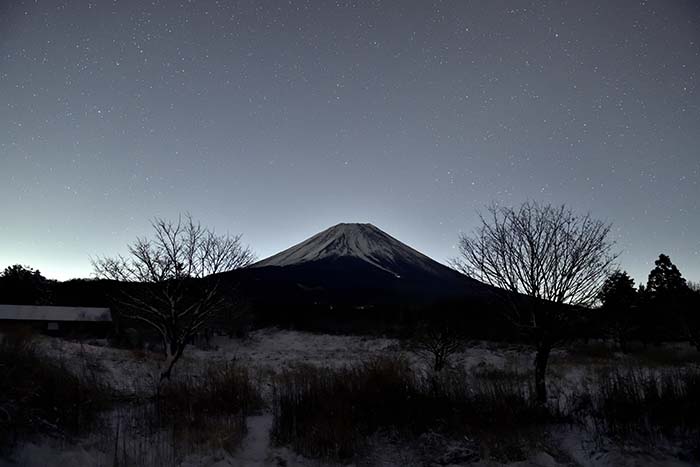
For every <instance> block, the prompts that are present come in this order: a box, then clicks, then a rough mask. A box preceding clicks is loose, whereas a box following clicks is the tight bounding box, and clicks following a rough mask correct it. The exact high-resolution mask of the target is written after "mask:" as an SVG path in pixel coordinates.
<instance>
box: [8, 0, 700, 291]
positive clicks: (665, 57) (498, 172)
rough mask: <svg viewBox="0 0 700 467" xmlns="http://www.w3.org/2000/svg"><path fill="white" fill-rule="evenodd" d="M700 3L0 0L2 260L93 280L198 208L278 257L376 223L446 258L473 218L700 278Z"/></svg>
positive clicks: (639, 270) (626, 263)
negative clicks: (667, 265)
mask: <svg viewBox="0 0 700 467" xmlns="http://www.w3.org/2000/svg"><path fill="white" fill-rule="evenodd" d="M699 79H700V3H699V2H697V1H695V0H686V1H682V0H657V1H652V0H649V1H640V0H635V1H630V0H616V1H614V2H612V1H610V0H587V1H536V2H529V1H511V0H508V1H505V0H489V1H486V0H484V1H468V0H456V1H429V0H420V1H418V0H416V1H401V2H390V1H386V2H379V1H330V0H318V1H296V0H293V1H289V2H282V1H264V0H263V1H260V0H244V1H224V0H219V1H213V0H190V1H175V0H167V1H166V0H162V1H153V2H150V1H149V2H146V1H143V0H114V1H108V0H94V1H87V0H85V1H79V0H72V1H65V0H64V1H59V0H36V1H9V0H7V1H2V2H1V3H0V96H1V99H0V135H1V137H0V267H4V266H6V265H8V264H13V263H17V262H19V263H23V264H28V265H30V266H33V267H35V268H38V269H40V270H41V271H42V272H43V273H44V274H45V275H47V276H48V277H52V278H58V279H67V278H71V277H87V276H90V275H91V272H92V270H91V266H90V257H91V256H96V255H104V254H108V255H112V254H115V253H119V252H124V251H125V245H126V243H127V242H129V241H131V240H133V239H134V238H135V237H136V236H137V235H143V234H147V233H148V232H149V219H150V218H152V217H153V216H163V217H166V218H173V217H176V216H177V215H178V213H180V212H186V211H189V212H190V213H192V215H193V216H194V217H195V218H197V219H199V220H201V221H202V223H203V224H205V225H207V226H211V227H213V228H215V229H217V230H218V231H220V232H226V231H228V232H231V233H239V232H240V233H242V234H243V235H244V240H245V241H246V242H247V243H249V244H250V246H251V247H252V248H253V249H254V250H255V251H256V253H257V255H258V256H259V257H261V258H262V257H266V256H269V255H271V254H273V253H276V252H277V251H280V250H282V249H284V248H287V247H288V246H290V245H292V244H294V243H297V242H299V241H301V240H303V239H305V238H306V237H308V236H310V235H312V234H314V233H316V232H318V231H320V230H322V229H324V228H326V227H329V226H330V225H333V224H336V223H338V222H371V223H373V224H375V225H377V226H378V227H380V228H382V229H384V230H385V231H387V232H388V233H390V234H391V235H393V236H395V237H397V238H399V239H400V240H402V241H404V242H406V243H408V244H409V245H411V246H413V247H415V248H417V249H419V250H421V251H422V252H424V253H426V254H428V255H429V256H431V257H433V258H435V259H436V260H438V261H442V262H444V261H446V260H447V259H448V258H450V257H453V256H454V255H455V254H456V250H455V244H456V242H457V238H458V234H459V232H460V231H470V230H471V229H473V228H474V227H475V225H476V222H477V215H476V210H477V209H479V208H483V206H484V205H486V204H488V203H491V202H497V203H501V204H508V205H517V204H519V203H521V202H523V201H525V200H538V201H542V202H552V203H566V204H567V205H569V206H570V207H571V208H573V209H574V210H575V211H577V212H581V213H585V212H589V211H590V212H591V213H592V214H593V215H594V216H596V217H598V218H600V219H603V220H606V221H610V222H613V224H614V230H613V234H614V237H615V240H616V241H617V243H618V247H619V249H620V250H621V251H622V256H621V258H620V264H621V266H622V267H623V268H624V269H627V270H628V271H629V272H630V273H631V275H632V276H633V277H635V278H636V279H637V280H638V281H639V280H640V279H641V280H643V281H646V275H647V274H648V272H649V270H650V269H651V268H652V267H653V261H654V259H655V258H656V257H657V256H658V254H659V253H660V252H665V253H667V254H669V255H670V256H671V258H672V260H674V262H675V263H676V264H677V265H678V266H679V268H680V269H681V271H682V272H683V273H684V275H685V276H686V277H687V278H689V279H690V280H695V281H698V280H700V204H699V202H698V198H699V197H700V184H699V181H700V90H699V89H698V80H699Z"/></svg>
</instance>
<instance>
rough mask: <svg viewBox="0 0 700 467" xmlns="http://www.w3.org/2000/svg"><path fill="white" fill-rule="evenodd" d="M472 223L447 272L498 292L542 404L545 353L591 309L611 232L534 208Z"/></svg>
mask: <svg viewBox="0 0 700 467" xmlns="http://www.w3.org/2000/svg"><path fill="white" fill-rule="evenodd" d="M479 218H480V221H481V222H480V225H479V227H477V228H476V230H475V231H474V232H473V234H472V235H465V234H463V235H461V236H460V239H459V251H460V257H459V258H457V259H456V260H454V261H453V264H454V266H456V267H457V268H458V269H460V270H461V271H463V272H464V273H466V274H467V275H469V276H471V277H474V278H475V279H478V280H481V281H482V282H486V283H488V284H490V285H493V286H496V287H499V288H500V289H502V290H504V291H505V293H504V296H505V297H507V298H508V303H509V304H510V305H511V306H510V307H509V310H511V311H512V312H511V313H509V316H510V318H512V321H513V323H514V324H516V325H517V326H518V328H519V329H520V330H521V331H523V332H524V335H526V336H527V337H529V339H530V340H531V342H532V343H533V344H534V345H535V349H536V356H535V365H534V366H535V390H536V395H537V399H538V401H539V402H541V403H545V402H546V400H547V390H546V381H545V376H546V369H547V362H548V359H549V354H550V352H551V350H552V348H553V347H554V346H555V345H556V344H557V343H559V342H560V341H561V340H562V338H564V336H565V335H566V331H567V330H568V329H570V328H571V325H572V323H574V322H576V320H577V315H578V314H579V313H578V311H580V307H589V306H591V305H592V304H593V303H595V301H596V299H597V295H598V292H599V290H600V288H601V286H602V284H603V282H604V281H605V279H606V278H607V277H608V275H609V274H610V272H611V271H612V270H613V265H614V262H615V260H616V258H617V256H618V255H617V254H615V253H613V251H612V249H613V246H614V242H613V241H611V240H610V239H609V237H610V229H611V225H610V224H606V223H604V222H601V221H598V220H595V219H593V218H591V216H590V215H584V216H579V215H576V214H574V213H573V212H572V211H571V210H570V209H568V208H566V207H565V206H552V205H541V204H538V203H536V202H526V203H524V204H522V205H521V206H520V207H518V208H510V207H501V206H496V205H492V206H490V207H489V208H488V211H487V214H480V216H479ZM523 295H524V296H527V297H528V299H523ZM577 308H578V311H577Z"/></svg>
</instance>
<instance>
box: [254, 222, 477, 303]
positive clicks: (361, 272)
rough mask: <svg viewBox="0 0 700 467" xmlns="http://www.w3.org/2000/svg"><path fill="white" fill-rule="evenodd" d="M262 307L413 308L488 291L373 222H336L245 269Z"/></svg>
mask: <svg viewBox="0 0 700 467" xmlns="http://www.w3.org/2000/svg"><path fill="white" fill-rule="evenodd" d="M244 276H245V282H246V283H247V287H246V289H247V290H248V291H250V292H251V293H252V295H255V296H256V297H257V299H258V301H264V302H266V303H270V302H276V303H297V304H299V303H314V304H319V303H328V304H345V305H354V306H360V305H375V304H401V303H403V304H416V303H428V302H437V301H441V300H448V299H454V298H458V297H465V296H484V295H485V294H487V293H488V292H489V291H490V288H489V287H488V286H486V285H484V284H482V283H480V282H478V281H475V280H473V279H469V278H467V277H466V276H464V275H462V274H460V273H458V272H456V271H455V270H453V269H451V268H448V267H447V266H444V265H442V264H440V263H438V262H437V261H434V260H432V259H430V258H429V257H427V256H426V255H424V254H422V253H420V252H418V251H416V250H415V249H413V248H411V247H409V246H407V245H405V244H404V243H402V242H400V241H399V240H397V239H395V238H394V237H392V236H390V235H389V234H387V233H385V232H384V231H382V230H380V229H379V228H377V227H375V226H373V225H371V224H338V225H335V226H333V227H331V228H329V229H326V230H324V231H323V232H320V233H318V234H316V235H314V236H312V237H310V238H309V239H307V240H305V241H303V242H301V243H299V244H297V245H294V246H292V247H291V248H289V249H287V250H284V251H282V252H280V253H278V254H276V255H273V256H271V257H269V258H267V259H264V260H262V261H259V262H257V263H255V264H253V265H251V266H249V267H248V268H246V270H245V273H244Z"/></svg>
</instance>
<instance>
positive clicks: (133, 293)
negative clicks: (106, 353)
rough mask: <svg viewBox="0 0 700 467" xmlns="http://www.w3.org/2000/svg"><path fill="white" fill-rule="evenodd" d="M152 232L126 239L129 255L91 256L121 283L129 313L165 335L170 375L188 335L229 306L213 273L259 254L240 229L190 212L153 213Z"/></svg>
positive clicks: (122, 305)
mask: <svg viewBox="0 0 700 467" xmlns="http://www.w3.org/2000/svg"><path fill="white" fill-rule="evenodd" d="M151 226H152V228H153V237H152V238H146V237H139V238H137V239H136V240H135V241H134V243H132V244H130V245H128V251H129V256H127V257H124V256H115V257H98V258H96V259H93V260H92V264H93V268H94V271H95V275H96V276H97V277H99V278H104V279H111V280H116V281H118V282H121V283H122V287H121V294H120V297H119V298H118V307H119V310H120V313H121V315H122V316H124V317H125V318H129V319H133V320H136V321H140V322H142V323H145V324H146V325H148V326H150V327H151V328H153V329H154V330H155V331H157V332H158V333H159V335H160V336H161V338H162V340H163V344H164V347H165V348H164V351H165V356H166V360H165V364H164V367H163V370H162V372H161V379H163V378H168V377H169V376H170V372H171V371H172V367H173V365H174V364H175V362H176V361H177V360H178V359H179V358H180V356H181V355H182V352H183V350H184V349H185V346H186V345H187V343H188V341H189V340H190V339H191V338H192V337H193V336H194V335H195V334H196V333H197V332H198V331H199V330H200V329H201V328H202V327H203V326H205V325H206V324H207V323H208V321H209V319H210V318H211V317H212V316H214V315H216V314H218V313H219V312H221V311H222V310H224V309H225V307H226V301H225V299H224V297H223V296H222V294H221V293H220V288H219V284H218V280H217V279H216V278H212V277H211V276H212V275H214V274H217V273H220V272H225V271H230V270H233V269H238V268H241V267H245V266H247V265H248V264H250V263H252V262H253V261H254V259H255V257H254V255H253V253H252V251H251V250H250V248H248V247H247V246H245V245H243V243H242V240H241V238H242V237H241V236H240V235H234V236H231V235H217V234H215V233H214V231H212V230H208V229H206V228H204V227H202V226H201V224H199V223H198V222H195V221H194V220H193V219H192V216H190V215H189V214H186V215H185V216H179V217H178V219H177V221H168V220H165V219H161V218H155V219H153V221H152V222H151Z"/></svg>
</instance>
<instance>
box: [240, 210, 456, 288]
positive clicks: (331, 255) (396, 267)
mask: <svg viewBox="0 0 700 467" xmlns="http://www.w3.org/2000/svg"><path fill="white" fill-rule="evenodd" d="M343 258H354V259H355V260H361V261H363V262H365V263H368V264H369V265H372V266H374V267H376V268H378V269H381V270H383V271H385V272H387V273H389V274H392V275H393V276H394V277H396V278H401V276H402V274H403V273H405V272H406V270H407V269H411V270H413V271H412V272H413V273H414V274H415V272H417V271H418V270H420V271H421V272H423V273H428V274H431V275H439V274H441V273H444V272H445V270H446V269H448V268H447V267H445V266H443V265H442V264H440V263H437V262H436V261H434V260H432V259H430V258H428V257H427V256H425V255H424V254H422V253H420V252H418V251H416V250H414V249H413V248H411V247H409V246H408V245H406V244H404V243H402V242H400V241H398V240H397V239H395V238H394V237H392V236H391V235H389V234H387V233H386V232H384V231H382V230H381V229H379V228H377V227H375V226H374V225H372V224H345V223H342V224H338V225H334V226H333V227H330V228H328V229H326V230H324V231H323V232H320V233H318V234H316V235H314V236H313V237H311V238H309V239H307V240H305V241H303V242H301V243H299V244H297V245H294V246H293V247H291V248H289V249H287V250H284V251H282V252H281V253H277V254H276V255H274V256H271V257H269V258H267V259H264V260H262V261H259V262H258V263H256V264H254V265H253V266H252V267H269V266H277V267H286V266H299V265H302V264H306V263H313V262H317V261H323V260H339V259H343ZM450 274H453V271H450Z"/></svg>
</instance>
